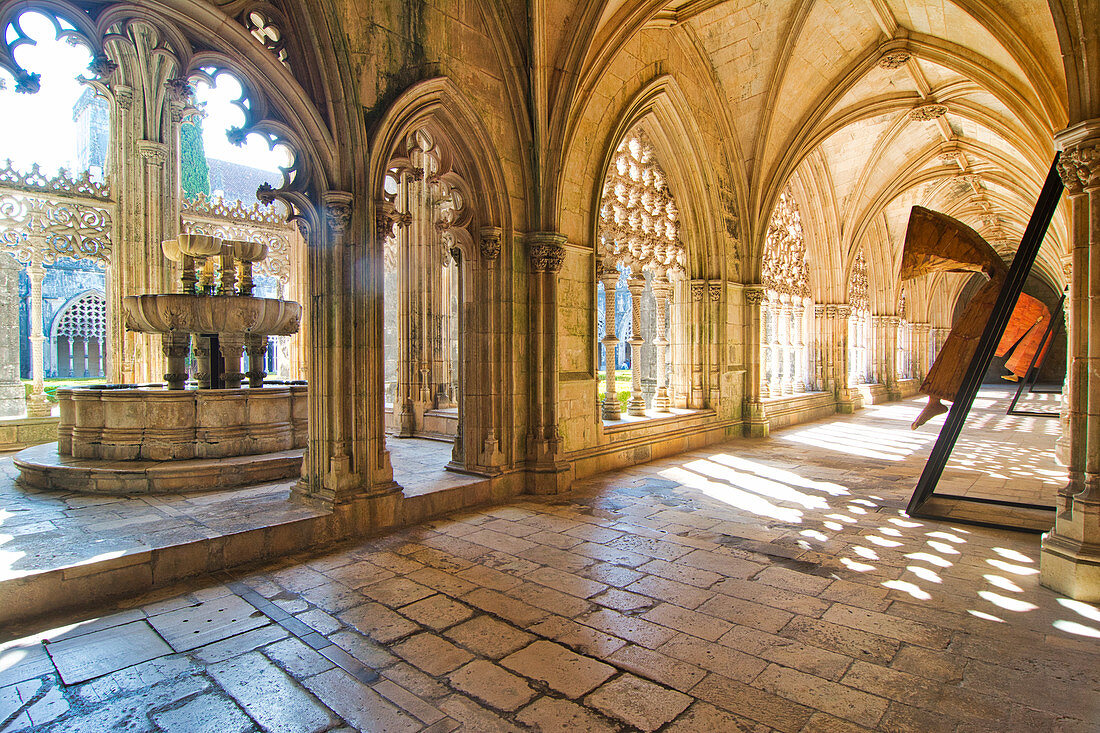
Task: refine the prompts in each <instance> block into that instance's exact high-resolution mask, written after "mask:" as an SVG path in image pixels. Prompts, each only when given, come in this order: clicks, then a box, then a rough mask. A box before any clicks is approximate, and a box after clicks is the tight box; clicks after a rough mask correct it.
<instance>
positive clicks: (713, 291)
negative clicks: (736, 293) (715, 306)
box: [707, 283, 722, 303]
mask: <svg viewBox="0 0 1100 733" xmlns="http://www.w3.org/2000/svg"><path fill="white" fill-rule="evenodd" d="M707 288H708V289H709V290H710V302H712V303H717V302H719V301H720V300H722V283H708V284H707Z"/></svg>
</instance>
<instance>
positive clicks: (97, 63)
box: [88, 53, 118, 79]
mask: <svg viewBox="0 0 1100 733" xmlns="http://www.w3.org/2000/svg"><path fill="white" fill-rule="evenodd" d="M117 70H118V64H116V63H115V62H114V61H111V59H109V58H107V54H103V53H99V54H96V55H95V57H94V58H93V59H92V61H91V63H90V64H88V71H90V72H92V73H93V74H95V75H96V76H97V77H99V78H100V79H106V78H107V77H108V76H110V75H111V74H113V73H115V71H117Z"/></svg>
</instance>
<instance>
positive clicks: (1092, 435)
mask: <svg viewBox="0 0 1100 733" xmlns="http://www.w3.org/2000/svg"><path fill="white" fill-rule="evenodd" d="M1057 140H1058V144H1059V147H1061V149H1062V157H1061V159H1060V161H1059V166H1058V168H1059V170H1058V172H1059V173H1060V174H1061V177H1062V182H1063V183H1064V184H1065V186H1066V191H1067V193H1068V194H1069V199H1070V216H1071V223H1072V235H1071V236H1072V240H1071V241H1072V245H1071V246H1072V271H1071V278H1070V288H1069V297H1068V298H1067V300H1068V303H1069V307H1068V310H1067V314H1066V315H1067V318H1066V325H1067V329H1066V330H1067V335H1068V353H1067V358H1068V361H1069V375H1068V381H1069V384H1068V387H1069V400H1068V412H1069V421H1068V422H1069V451H1068V453H1069V459H1070V462H1069V483H1068V484H1067V486H1066V487H1065V489H1063V490H1062V491H1061V492H1059V499H1058V501H1059V504H1060V506H1059V511H1058V512H1057V513H1056V515H1055V521H1054V528H1053V530H1052V531H1050V532H1049V533H1047V534H1045V535H1043V540H1042V552H1041V555H1040V569H1041V572H1040V576H1039V579H1040V582H1041V583H1042V584H1043V585H1045V586H1047V587H1048V588H1051V589H1053V590H1055V591H1057V592H1059V593H1065V594H1066V595H1068V596H1070V597H1071V598H1075V599H1077V600H1080V601H1091V602H1095V601H1100V338H1095V337H1094V336H1095V335H1096V334H1100V120H1089V121H1087V122H1082V123H1079V124H1077V125H1074V126H1073V127H1070V128H1067V129H1066V130H1063V131H1062V132H1061V133H1059V134H1058V136H1057ZM1090 337H1093V338H1090Z"/></svg>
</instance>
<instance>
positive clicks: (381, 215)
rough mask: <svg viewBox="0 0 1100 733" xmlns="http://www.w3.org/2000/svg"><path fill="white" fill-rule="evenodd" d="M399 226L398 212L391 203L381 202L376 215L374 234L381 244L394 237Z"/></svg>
mask: <svg viewBox="0 0 1100 733" xmlns="http://www.w3.org/2000/svg"><path fill="white" fill-rule="evenodd" d="M396 224H397V216H396V210H395V209H394V206H393V204H391V203H390V202H389V201H379V202H378V205H377V208H376V209H375V214H374V234H375V237H376V238H377V239H378V241H379V242H381V241H383V240H386V239H389V238H390V237H392V236H394V235H395V234H396V232H395V231H394V229H395V226H396Z"/></svg>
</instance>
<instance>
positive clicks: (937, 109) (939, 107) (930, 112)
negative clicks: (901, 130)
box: [909, 104, 947, 122]
mask: <svg viewBox="0 0 1100 733" xmlns="http://www.w3.org/2000/svg"><path fill="white" fill-rule="evenodd" d="M945 114H947V105H946V104H922V105H921V106H919V107H914V108H913V109H911V110H909V119H911V120H913V121H914V122H928V121H930V120H935V119H938V118H940V117H943V116H944V115H945Z"/></svg>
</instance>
